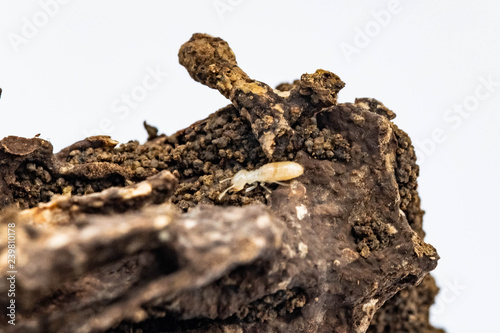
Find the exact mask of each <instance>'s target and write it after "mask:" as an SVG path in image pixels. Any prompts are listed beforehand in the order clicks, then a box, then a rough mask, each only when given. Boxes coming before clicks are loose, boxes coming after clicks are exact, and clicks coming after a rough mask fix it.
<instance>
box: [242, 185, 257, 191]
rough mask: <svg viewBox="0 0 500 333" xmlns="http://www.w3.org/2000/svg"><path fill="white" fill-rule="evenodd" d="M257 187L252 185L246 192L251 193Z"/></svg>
mask: <svg viewBox="0 0 500 333" xmlns="http://www.w3.org/2000/svg"><path fill="white" fill-rule="evenodd" d="M256 187H257V184H255V185H252V186H250V187H249V188H247V189H246V190H245V192H250V191H251V190H253V189H254V188H256Z"/></svg>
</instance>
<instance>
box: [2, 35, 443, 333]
mask: <svg viewBox="0 0 500 333" xmlns="http://www.w3.org/2000/svg"><path fill="white" fill-rule="evenodd" d="M179 61H180V63H181V64H182V65H183V66H184V67H185V68H186V69H187V71H188V73H189V75H190V76H191V77H192V78H193V79H195V80H196V81H198V82H200V83H202V84H204V85H207V86H208V87H210V88H213V89H217V90H218V91H219V92H220V93H221V94H223V95H224V96H225V97H227V98H228V99H229V100H230V101H231V105H228V106H227V107H224V108H222V109H220V110H218V111H217V112H215V113H213V114H211V115H209V116H208V117H207V118H206V119H204V120H200V121H198V122H196V123H194V124H192V125H191V126H189V127H188V128H185V129H183V130H180V131H178V132H177V133H174V134H173V135H170V136H166V135H163V134H158V130H157V129H156V128H155V127H153V126H151V125H148V124H146V123H144V126H145V128H146V130H147V132H148V141H147V142H146V143H144V144H139V143H138V142H136V141H130V142H128V143H125V144H121V145H118V142H116V141H114V140H112V139H111V138H109V137H107V136H95V137H89V138H86V139H84V140H82V141H79V142H76V143H74V144H72V145H71V146H69V147H67V148H65V149H63V150H61V151H60V152H59V153H57V154H53V152H52V146H51V144H50V143H49V142H47V141H45V140H42V139H39V138H32V139H25V138H18V137H7V138H4V139H3V140H1V141H0V176H1V177H0V189H1V190H2V191H1V192H0V210H1V212H0V223H2V224H7V223H12V222H15V223H16V226H17V227H16V228H17V237H18V244H17V247H18V250H19V253H22V256H23V258H22V260H20V261H19V264H18V266H17V270H18V276H17V282H16V283H17V286H18V294H17V304H18V305H19V311H18V318H17V323H16V326H15V327H10V326H9V327H7V326H1V325H3V324H0V329H2V330H7V331H8V332H76V333H87V332H104V331H106V332H127V333H128V332H134V333H139V332H200V333H201V332H287V333H292V332H352V333H361V332H374V333H375V332H377V333H382V332H394V333H396V332H409V333H414V332H415V333H416V332H428V333H431V332H436V333H437V332H442V331H440V330H437V329H435V328H433V327H432V326H431V325H430V324H429V321H428V311H429V307H430V306H431V305H432V303H433V299H434V296H435V294H436V292H437V287H436V286H435V284H434V281H433V279H432V278H431V277H430V276H429V275H428V272H429V271H431V270H432V269H434V268H435V267H436V264H437V260H438V259H439V256H438V255H437V253H436V250H435V249H434V248H433V247H432V246H431V245H429V244H426V243H425V242H424V241H423V237H424V235H425V234H424V232H423V229H422V215H423V212H422V210H421V209H420V200H419V197H418V192H417V176H418V170H419V169H418V166H417V165H416V158H415V153H414V150H413V147H412V145H411V141H410V139H409V138H408V136H407V135H406V133H404V132H403V131H402V130H400V129H399V128H397V127H396V125H394V123H392V122H391V120H392V119H393V118H394V117H395V114H394V113H393V112H392V111H391V110H389V109H388V108H387V107H385V106H384V105H383V104H382V103H380V102H379V101H377V100H375V99H370V98H361V99H356V101H355V102H354V103H338V102H337V95H338V93H339V91H340V90H341V89H342V87H343V86H344V83H343V82H342V81H341V80H340V78H339V77H338V76H336V75H335V74H333V73H331V72H328V71H325V70H321V69H320V70H317V71H316V72H315V73H313V74H304V75H302V76H301V78H300V80H296V81H295V82H293V83H290V84H289V83H284V84H281V85H279V86H278V87H277V88H276V89H273V88H271V87H270V86H268V85H267V84H265V83H262V82H259V81H256V80H253V79H252V78H250V77H249V76H248V75H247V74H246V73H245V72H244V71H243V70H242V69H241V68H239V66H238V65H237V62H236V57H235V55H234V53H233V52H232V50H231V49H230V48H229V45H228V44H227V43H226V42H225V41H223V40H222V39H220V38H214V37H212V36H209V35H206V34H195V35H193V37H192V38H191V39H190V40H189V41H188V42H187V43H186V44H184V45H183V46H182V47H181V49H180V51H179ZM278 161H294V162H296V163H299V164H301V165H302V166H303V167H304V173H303V174H302V175H300V176H299V177H297V178H295V179H292V180H291V181H289V182H288V185H286V186H285V185H280V184H273V183H267V184H266V187H267V190H266V189H265V188H264V187H263V186H257V187H256V188H254V189H253V190H251V191H246V190H242V191H239V192H228V193H227V194H226V195H224V196H222V197H220V196H221V193H222V192H223V191H224V190H225V189H227V187H228V186H230V183H229V182H227V181H225V180H227V179H230V178H232V177H233V176H234V175H235V174H236V173H237V172H238V171H239V170H243V169H245V170H256V169H258V168H260V167H262V166H263V165H265V164H268V163H272V162H278ZM247 188H248V187H247ZM3 229H5V228H3ZM3 229H2V231H1V232H2V233H4V232H5V231H4V230H3ZM2 239H7V237H6V235H3V234H2ZM7 251H8V248H7V244H6V243H0V252H1V253H2V255H3V256H5V255H6V253H7ZM5 265H6V263H5V262H4V263H0V269H1V271H2V272H6V271H7V267H5ZM2 274H4V273H2ZM1 281H4V282H0V292H1V295H7V293H6V290H7V289H8V285H7V283H6V282H5V281H6V279H4V278H3V279H2V280H1ZM6 288H7V289H6ZM7 302H8V300H7V299H6V298H5V296H1V297H0V306H2V307H3V306H6V305H7Z"/></svg>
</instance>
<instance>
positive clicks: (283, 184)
mask: <svg viewBox="0 0 500 333" xmlns="http://www.w3.org/2000/svg"><path fill="white" fill-rule="evenodd" d="M273 183H274V184H278V185H281V186H290V184H288V183H283V182H273Z"/></svg>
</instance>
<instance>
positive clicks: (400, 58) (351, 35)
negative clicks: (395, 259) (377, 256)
mask: <svg viewBox="0 0 500 333" xmlns="http://www.w3.org/2000/svg"><path fill="white" fill-rule="evenodd" d="M54 1H56V0H40V1H32V0H30V1H28V0H24V1H7V0H0V87H1V88H3V96H2V98H1V99H0V137H3V136H7V135H19V136H25V137H33V136H34V135H36V134H38V133H40V134H41V137H42V138H45V139H49V140H50V141H51V142H52V143H53V144H54V147H55V150H56V151H57V150H60V149H61V148H63V147H64V146H66V145H69V144H71V143H73V142H75V141H76V140H79V139H82V138H84V137H85V135H86V134H90V133H92V134H96V133H97V132H100V133H102V134H109V135H111V136H112V137H113V138H115V139H117V140H119V141H122V142H124V141H128V140H130V139H138V140H140V141H144V140H145V138H146V132H145V131H144V130H143V128H142V121H143V120H147V121H148V122H149V123H151V124H153V125H155V126H157V127H158V128H159V129H160V131H161V132H163V133H167V134H170V133H173V132H174V131H176V130H178V129H181V128H183V127H185V126H187V125H189V124H191V123H192V122H194V121H196V120H199V119H201V118H203V117H206V116H207V115H208V114H209V113H211V112H213V111H215V110H217V109H218V108H220V107H223V106H225V105H226V104H228V101H227V100H225V99H224V98H223V97H222V96H221V95H220V94H219V93H218V92H217V91H215V90H211V89H209V88H207V87H205V86H202V85H201V84H199V83H196V82H194V81H193V80H192V79H191V78H190V77H189V75H188V74H187V72H186V70H185V69H184V68H183V67H181V66H180V65H179V64H178V61H177V52H178V49H179V47H180V46H181V44H182V43H184V42H185V41H187V40H188V39H189V38H190V36H191V34H192V33H194V32H205V33H209V34H212V35H215V36H220V37H222V38H224V39H225V40H226V41H228V42H229V44H230V45H231V47H232V48H233V50H234V52H235V53H236V56H237V59H238V63H239V65H240V66H241V67H242V68H243V69H244V70H245V71H246V72H247V73H248V74H249V75H250V76H251V77H252V78H255V79H257V80H260V81H263V82H266V83H268V84H270V85H271V86H275V85H277V84H279V83H281V82H284V81H292V80H294V79H296V78H298V77H299V76H300V75H301V74H302V73H305V72H308V73H311V72H313V71H315V70H316V69H317V68H323V69H326V70H330V71H333V72H334V73H336V74H337V75H339V76H340V77H341V78H342V79H343V80H344V81H345V82H346V84H347V85H346V87H345V88H344V89H343V90H342V91H341V93H340V96H339V100H340V102H353V101H354V98H355V97H375V98H377V99H379V100H380V101H382V102H383V103H384V104H385V105H386V106H388V107H389V108H391V109H392V110H394V111H395V112H396V113H397V115H398V117H397V118H396V120H395V122H396V123H397V124H398V126H400V127H401V128H402V129H404V130H405V131H406V132H408V133H409V134H410V136H411V137H412V139H413V142H414V144H415V145H416V146H417V147H418V148H419V151H420V153H419V161H420V162H421V163H420V164H421V176H420V187H419V188H420V195H421V197H422V202H423V208H424V209H425V210H426V212H427V213H426V215H425V219H424V226H425V230H426V231H427V238H426V240H427V241H428V242H429V243H431V244H433V245H434V246H435V247H436V248H437V249H438V251H439V253H440V255H441V257H442V259H441V261H440V262H439V265H438V268H437V269H436V270H435V271H434V273H433V274H434V276H435V277H436V278H437V281H438V284H439V285H440V286H441V287H442V292H441V294H440V296H438V304H437V305H436V306H435V307H434V312H433V315H432V321H433V323H434V324H436V325H438V326H441V327H444V328H446V329H447V330H448V331H449V332H455V333H460V332H493V331H495V330H496V328H495V326H494V323H495V322H497V316H498V310H499V305H498V299H499V297H500V287H499V283H498V281H499V277H498V275H499V272H500V269H499V264H500V260H499V259H498V246H497V245H496V242H497V241H498V239H499V237H498V235H499V233H500V227H499V222H500V221H499V218H498V208H497V207H498V206H499V203H498V199H499V197H500V196H499V194H498V193H499V192H498V186H499V185H500V176H499V172H498V163H499V162H500V151H499V146H500V130H499V128H500V113H499V112H498V105H499V102H500V66H499V65H500V60H499V59H500V43H499V34H500V20H499V18H498V17H499V13H500V5H499V4H500V3H499V2H495V1H487V0H482V1H464V0H460V1H458V0H454V1H450V0H448V1H439V2H436V1H431V0H424V1H418V2H417V1H401V2H399V4H398V2H396V3H393V2H391V1H389V0H387V1H379V0H377V1H375V0H370V1H368V0H367V1H359V0H342V1H339V0H337V1H326V0H325V1H319V0H318V1H309V2H306V1H284V0H282V1H262V0H258V1H256V0H253V1H249V0H206V1H201V0H198V1H193V0H191V1H181V0H177V1H160V0H147V1H131V0H108V1H96V0H91V1H89V0H87V1H81V0H80V1H79V0H72V1H68V0H64V1H63V0H58V1H59V3H60V4H59V5H58V6H57V7H54V6H53V5H52V6H48V7H47V6H42V5H41V4H45V3H52V4H53V3H54ZM42 7H46V9H45V10H44V9H43V8H42ZM47 8H48V9H47ZM46 12H50V14H51V15H50V16H49V15H48V14H46ZM377 13H378V14H377ZM33 25H34V28H33ZM30 26H31V27H30ZM37 26H38V27H37ZM148 71H159V72H160V76H159V77H158V80H157V82H155V81H152V80H151V79H150V78H149V77H148V75H149V74H148V73H149V72H148ZM164 73H168V76H166V77H165V75H164ZM143 80H147V83H148V85H147V87H148V88H149V89H150V90H144V88H143V87H142V85H143ZM485 81H489V82H490V83H484V82H485ZM141 92H142V93H144V92H146V94H143V95H142V96H141V95H140V93H141ZM134 93H135V94H136V95H135V96H136V97H135V98H136V100H132V104H131V105H133V107H132V106H124V105H126V104H123V103H124V102H123V100H122V98H126V97H123V96H124V95H130V94H134ZM193 96H196V97H193ZM136 102H137V103H136ZM460 109H462V111H461V113H459V111H457V110H460ZM99 126H101V129H99Z"/></svg>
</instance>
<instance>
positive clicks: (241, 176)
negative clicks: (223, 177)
mask: <svg viewBox="0 0 500 333" xmlns="http://www.w3.org/2000/svg"><path fill="white" fill-rule="evenodd" d="M248 174H249V172H248V171H247V170H244V169H243V170H240V171H238V172H237V173H236V174H235V175H234V176H233V179H231V184H232V186H231V188H232V189H233V191H234V192H238V191H241V190H242V189H243V187H245V184H246V183H248Z"/></svg>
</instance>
